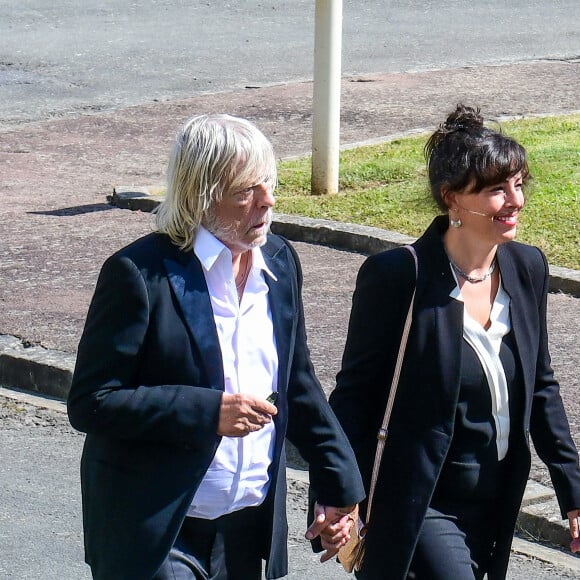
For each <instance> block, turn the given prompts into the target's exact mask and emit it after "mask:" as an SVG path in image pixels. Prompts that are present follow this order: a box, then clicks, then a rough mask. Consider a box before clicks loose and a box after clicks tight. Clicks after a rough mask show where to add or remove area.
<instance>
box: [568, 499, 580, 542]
mask: <svg viewBox="0 0 580 580" xmlns="http://www.w3.org/2000/svg"><path fill="white" fill-rule="evenodd" d="M567 516H568V521H569V522H570V535H571V536H572V543H571V544H570V550H571V551H572V552H580V525H579V524H578V518H580V509H578V510H571V511H569V512H568V514H567Z"/></svg>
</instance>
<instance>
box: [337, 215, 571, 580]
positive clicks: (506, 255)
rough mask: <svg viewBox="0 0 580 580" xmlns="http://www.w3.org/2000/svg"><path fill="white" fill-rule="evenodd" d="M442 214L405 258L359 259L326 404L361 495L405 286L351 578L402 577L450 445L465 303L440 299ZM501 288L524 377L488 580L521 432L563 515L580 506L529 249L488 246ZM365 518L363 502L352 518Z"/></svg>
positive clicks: (520, 453) (517, 464) (539, 283)
mask: <svg viewBox="0 0 580 580" xmlns="http://www.w3.org/2000/svg"><path fill="white" fill-rule="evenodd" d="M447 223H448V219H447V217H439V218H436V219H435V221H434V222H433V223H432V224H431V226H430V227H429V228H428V230H427V231H426V232H425V234H424V235H423V236H422V237H421V238H420V239H419V240H418V241H417V242H416V243H415V244H414V247H415V249H416V252H417V255H418V259H419V276H418V280H417V281H415V268H414V263H413V259H412V257H411V255H410V253H409V252H408V251H407V250H405V249H395V250H390V251H386V252H383V253H380V254H376V255H373V256H371V257H369V258H368V259H367V260H366V261H365V263H364V264H363V266H362V267H361V269H360V272H359V274H358V278H357V284H356V290H355V293H354V296H353V305H352V312H351V318H350V323H349V329H348V336H347V343H346V347H345V352H344V356H343V362H342V369H341V371H340V372H339V374H338V377H337V386H336V389H335V390H334V392H333V393H332V395H331V397H330V402H331V406H332V408H333V410H334V412H335V413H336V415H337V417H338V419H339V421H340V423H341V424H342V426H343V428H344V430H345V431H346V434H347V436H348V438H349V440H350V442H351V445H352V446H353V449H354V451H355V454H356V456H357V459H358V462H359V468H360V470H361V473H362V475H363V479H364V481H365V486H366V490H367V494H368V488H369V483H370V476H371V471H372V465H373V461H374V454H375V449H376V443H377V439H376V434H377V431H378V428H379V426H380V424H381V421H382V418H383V414H384V410H385V405H386V400H387V395H388V391H389V388H390V384H391V379H392V374H393V368H394V365H395V358H396V356H397V353H398V349H399V344H400V339H401V333H402V328H403V322H404V318H405V315H406V312H407V309H408V306H409V303H410V300H411V294H412V290H413V287H414V286H415V283H416V285H417V295H416V299H415V307H414V314H413V316H414V318H413V324H412V328H411V333H410V336H409V342H408V346H407V352H406V356H405V359H404V364H403V370H402V374H401V378H400V383H399V388H398V391H397V395H396V400H395V405H394V409H393V414H392V418H391V423H390V426H389V432H388V437H387V444H386V448H385V451H384V455H383V459H382V464H381V470H380V473H379V479H378V484H377V489H376V492H375V499H374V502H373V508H372V521H371V522H370V528H369V532H368V536H367V551H366V559H365V566H364V569H363V570H362V571H361V573H360V575H359V577H360V578H368V579H371V580H377V579H379V578H381V579H383V578H389V579H390V578H393V579H399V578H401V579H402V578H405V576H406V574H407V570H408V568H409V565H410V562H411V559H412V556H413V552H414V549H415V545H416V541H417V537H418V535H419V531H420V529H421V525H422V523H423V519H424V516H425V512H426V510H427V507H428V505H429V502H430V498H431V496H432V494H433V491H434V488H435V485H436V482H437V479H438V476H439V473H440V472H441V468H442V466H443V463H444V461H445V457H446V455H447V452H448V450H449V446H450V443H451V439H452V437H453V430H454V421H455V412H456V405H457V399H458V394H459V386H460V354H461V345H462V340H463V338H462V336H463V305H462V303H461V302H460V301H457V300H455V299H453V298H451V297H450V296H449V293H450V292H451V290H452V289H453V288H454V286H455V280H454V278H453V275H452V273H451V271H450V268H449V261H448V258H447V256H446V254H445V250H444V247H443V243H442V235H443V233H444V231H445V229H446V227H447ZM497 259H498V265H499V269H500V271H501V277H502V284H503V287H504V289H505V290H506V292H507V293H508V294H509V296H510V318H511V324H512V328H513V331H514V336H515V342H516V358H517V360H518V361H519V364H520V368H521V371H522V376H523V383H524V389H523V392H520V393H514V394H512V395H511V396H517V397H521V399H520V401H519V403H520V405H519V407H520V408H523V417H522V418H520V419H519V420H518V422H517V424H514V422H513V420H512V426H511V437H510V456H511V457H513V458H514V459H513V461H512V463H513V465H512V472H511V477H510V482H511V483H510V485H509V486H508V487H507V488H506V490H505V494H504V497H503V499H502V505H498V506H497V507H498V510H501V515H502V517H501V526H500V530H499V532H498V533H499V538H500V541H499V542H498V549H497V552H496V554H495V557H494V560H493V566H492V568H493V569H492V570H491V571H490V576H489V577H490V578H503V577H504V576H505V570H506V568H507V561H508V558H509V549H510V545H511V539H512V535H513V529H514V526H515V520H516V518H517V514H518V510H519V506H520V503H521V498H522V496H523V493H524V489H525V484H526V481H527V476H528V474H529V469H530V449H529V436H530V435H531V436H532V439H533V442H534V445H535V448H536V450H537V452H538V454H539V455H540V457H541V459H542V460H543V461H544V462H545V463H546V465H547V466H548V468H549V470H550V474H551V477H552V480H553V483H554V487H555V490H556V493H557V497H558V500H559V503H560V507H561V510H562V515H563V516H564V515H565V513H566V512H567V511H568V510H571V509H574V508H577V507H579V506H580V471H579V468H578V455H577V451H576V449H575V447H574V443H573V442H572V439H571V436H570V431H569V426H568V422H567V419H566V416H565V413H564V408H563V406H562V400H561V398H560V394H559V386H558V383H557V382H556V380H555V379H554V377H553V371H552V368H551V363H550V355H549V352H548V337H547V332H546V303H547V289H548V266H547V263H546V260H545V258H544V256H543V254H542V253H541V252H540V251H539V250H538V249H537V248H533V247H531V246H526V245H523V244H519V243H516V242H510V243H506V244H504V245H502V246H500V248H499V250H498V255H497ZM361 511H362V513H363V515H364V513H365V510H364V506H363V509H362V510H361Z"/></svg>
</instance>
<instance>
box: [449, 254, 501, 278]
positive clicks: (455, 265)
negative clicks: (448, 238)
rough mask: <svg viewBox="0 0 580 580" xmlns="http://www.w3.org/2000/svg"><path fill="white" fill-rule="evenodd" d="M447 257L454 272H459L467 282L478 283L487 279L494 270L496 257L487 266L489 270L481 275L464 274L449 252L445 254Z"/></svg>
mask: <svg viewBox="0 0 580 580" xmlns="http://www.w3.org/2000/svg"><path fill="white" fill-rule="evenodd" d="M447 258H448V259H449V263H450V264H451V267H452V268H453V269H454V270H455V272H456V273H457V274H459V275H460V276H461V277H462V278H463V279H464V280H467V281H468V282H470V283H471V284H478V283H479V282H483V281H484V280H487V279H488V278H489V277H490V276H491V275H492V274H493V272H494V270H495V265H496V264H497V261H496V259H495V258H494V259H493V262H492V263H491V266H490V267H489V270H488V271H487V272H486V273H485V274H484V275H483V276H470V275H469V274H466V273H465V272H464V271H463V270H462V269H461V268H460V267H459V266H458V265H457V264H456V263H455V262H454V261H453V260H452V259H451V257H450V256H449V254H447Z"/></svg>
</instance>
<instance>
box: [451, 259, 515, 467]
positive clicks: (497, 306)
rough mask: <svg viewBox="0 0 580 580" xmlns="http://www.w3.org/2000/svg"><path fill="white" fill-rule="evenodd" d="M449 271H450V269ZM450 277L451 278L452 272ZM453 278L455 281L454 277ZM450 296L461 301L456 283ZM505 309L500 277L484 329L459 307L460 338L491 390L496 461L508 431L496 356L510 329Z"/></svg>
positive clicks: (506, 401) (505, 393)
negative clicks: (469, 348) (489, 321)
mask: <svg viewBox="0 0 580 580" xmlns="http://www.w3.org/2000/svg"><path fill="white" fill-rule="evenodd" d="M451 271H452V272H453V268H451ZM453 276H454V277H455V272H453ZM455 281H456V282H457V278H455ZM450 296H451V297H452V298H455V299H456V300H460V301H461V302H463V297H462V296H461V291H460V290H459V284H457V286H456V287H455V288H454V289H453V290H452V291H451V293H450ZM509 308H510V297H509V296H508V295H507V293H506V292H505V290H504V289H503V286H502V283H501V279H500V283H499V288H498V291H497V295H496V297H495V300H494V303H493V306H492V308H491V314H490V320H491V325H490V327H489V328H488V329H487V330H485V329H484V328H483V326H482V325H481V324H480V323H479V322H477V320H475V319H474V318H472V317H471V316H470V314H469V312H467V308H465V307H464V308H463V338H464V339H465V340H466V341H467V343H468V344H469V345H470V346H471V347H472V348H473V350H474V351H475V353H476V354H477V357H478V358H479V361H480V363H481V366H482V368H483V371H484V373H485V376H486V377H487V383H488V385H489V390H490V393H491V404H492V415H493V420H494V422H495V427H496V433H497V437H496V446H497V456H498V459H499V460H500V461H501V460H502V459H503V458H504V457H505V456H506V454H507V451H508V442H509V434H510V411H509V396H508V386H507V381H506V378H505V372H504V368H503V365H502V362H501V360H500V358H499V351H500V348H501V343H502V339H503V337H504V336H505V335H506V334H508V333H509V331H510V329H511V324H510V316H509Z"/></svg>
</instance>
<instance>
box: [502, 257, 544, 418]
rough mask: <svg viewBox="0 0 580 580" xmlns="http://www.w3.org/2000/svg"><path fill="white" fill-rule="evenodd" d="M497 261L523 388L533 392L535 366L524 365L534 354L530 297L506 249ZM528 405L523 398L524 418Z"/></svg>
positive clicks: (527, 398)
mask: <svg viewBox="0 0 580 580" xmlns="http://www.w3.org/2000/svg"><path fill="white" fill-rule="evenodd" d="M497 261H498V265H499V269H500V272H501V281H502V285H503V288H504V290H505V291H506V293H507V294H508V296H509V297H510V321H511V324H512V329H513V333H514V340H515V344H516V351H517V358H518V359H519V361H520V367H521V369H522V371H523V377H524V387H525V389H526V391H527V392H528V391H531V390H533V385H534V381H535V375H534V372H535V365H530V364H526V363H527V362H528V358H529V353H532V352H534V348H533V346H532V344H533V339H532V338H531V337H530V336H529V334H528V329H529V328H530V324H528V322H527V321H526V316H527V313H528V308H527V306H528V305H529V302H530V297H529V296H527V295H526V293H525V292H524V291H523V286H522V284H521V282H520V281H519V279H518V274H517V271H516V267H515V264H514V261H513V259H512V257H511V255H510V253H509V252H508V249H507V248H506V247H504V246H500V247H499V248H498V251H497ZM514 304H517V305H518V307H517V308H514ZM530 404H531V397H525V409H524V417H529V412H530V410H529V406H530Z"/></svg>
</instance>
